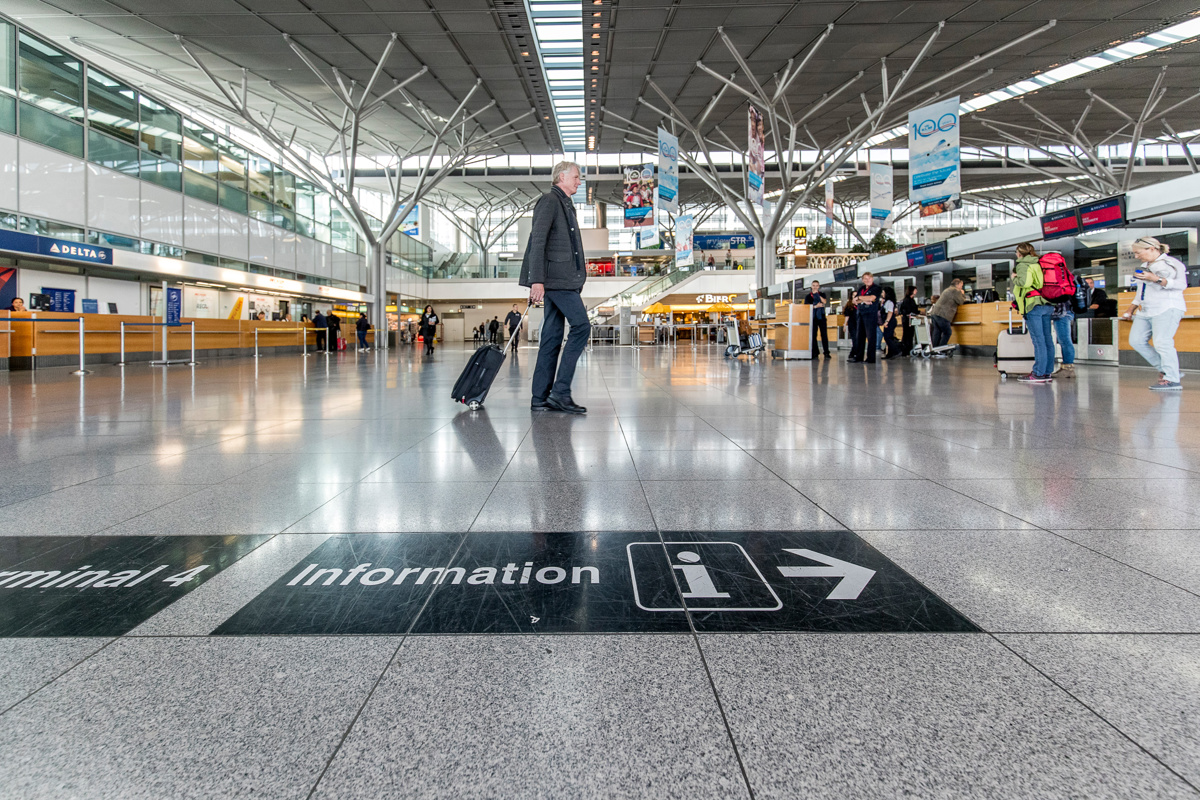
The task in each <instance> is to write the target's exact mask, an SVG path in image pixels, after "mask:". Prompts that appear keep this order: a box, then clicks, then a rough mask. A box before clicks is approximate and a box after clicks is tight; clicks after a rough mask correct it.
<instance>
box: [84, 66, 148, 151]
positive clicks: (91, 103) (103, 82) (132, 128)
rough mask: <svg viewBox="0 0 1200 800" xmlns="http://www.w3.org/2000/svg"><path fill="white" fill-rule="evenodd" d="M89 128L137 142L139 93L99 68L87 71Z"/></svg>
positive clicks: (120, 138)
mask: <svg viewBox="0 0 1200 800" xmlns="http://www.w3.org/2000/svg"><path fill="white" fill-rule="evenodd" d="M87 83H88V92H87V98H88V125H89V126H91V128H92V130H96V131H101V132H103V133H107V134H108V135H109V136H112V137H113V138H115V139H119V140H121V141H123V142H128V143H129V144H137V142H138V101H137V92H136V91H134V90H133V89H132V88H131V87H129V86H126V85H125V84H123V83H121V82H120V81H117V80H114V79H113V78H110V77H108V76H107V75H105V74H104V73H103V72H101V71H100V70H98V69H92V68H90V67H89V68H88V71H87Z"/></svg>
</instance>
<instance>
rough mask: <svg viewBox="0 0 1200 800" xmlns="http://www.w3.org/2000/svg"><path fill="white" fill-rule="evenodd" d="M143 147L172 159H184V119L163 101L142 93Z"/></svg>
mask: <svg viewBox="0 0 1200 800" xmlns="http://www.w3.org/2000/svg"><path fill="white" fill-rule="evenodd" d="M138 100H139V101H140V104H141V109H142V113H141V139H142V147H144V148H145V149H147V150H149V151H150V152H151V153H154V154H155V155H158V156H164V157H165V158H169V159H171V160H172V161H182V160H183V131H182V126H183V119H182V117H180V116H179V114H176V113H175V112H174V111H172V110H171V109H169V108H167V107H166V106H164V105H162V104H161V103H158V102H155V101H154V100H151V99H150V98H149V97H146V95H140V96H139V97H138Z"/></svg>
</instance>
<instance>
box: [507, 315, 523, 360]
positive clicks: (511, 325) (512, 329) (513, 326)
mask: <svg viewBox="0 0 1200 800" xmlns="http://www.w3.org/2000/svg"><path fill="white" fill-rule="evenodd" d="M504 327H505V328H507V329H508V338H509V339H511V338H513V334H514V333H516V332H517V328H519V327H521V312H520V311H519V310H518V306H517V304H516V303H513V307H512V311H510V312H508V316H506V317H505V318H504ZM516 352H517V351H516V346H515V345H514V346H513V355H516Z"/></svg>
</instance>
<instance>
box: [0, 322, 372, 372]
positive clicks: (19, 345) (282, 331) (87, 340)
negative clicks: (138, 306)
mask: <svg viewBox="0 0 1200 800" xmlns="http://www.w3.org/2000/svg"><path fill="white" fill-rule="evenodd" d="M5 317H7V318H11V320H12V321H11V322H6V321H3V320H0V327H8V328H11V331H12V332H11V333H9V334H6V335H5V334H0V339H5V340H9V341H5V342H0V348H5V349H6V350H7V356H6V357H7V358H8V366H9V368H10V369H35V368H37V367H38V366H42V367H54V366H66V365H69V364H78V361H79V319H80V317H82V318H83V326H84V355H85V358H86V359H87V361H88V362H89V363H117V362H118V361H120V359H121V327H122V326H121V323H122V322H124V323H125V360H126V361H150V360H153V359H157V358H159V357H160V356H161V354H162V344H163V341H162V337H163V335H164V331H165V335H166V336H167V349H168V354H169V357H170V358H171V359H185V358H186V357H187V356H188V355H189V354H190V352H191V347H192V341H191V338H192V326H191V323H192V322H195V324H196V327H195V333H196V344H195V346H196V356H197V358H202V357H207V358H218V357H224V356H246V355H251V354H253V353H254V347H255V331H258V336H257V339H258V349H259V352H267V353H283V352H296V353H299V352H301V350H302V348H304V347H307V349H309V350H311V349H313V348H314V347H315V345H316V333H315V331H316V329H315V328H314V327H313V326H312V324H311V323H299V322H271V321H265V320H264V321H258V320H226V319H192V318H187V317H185V318H183V319H182V320H181V324H180V325H178V326H171V327H164V326H163V325H161V324H160V323H161V319H159V318H156V317H149V316H137V315H131V314H70V313H65V312H54V311H37V312H25V313H16V312H11V313H10V312H5ZM342 336H343V337H344V338H345V339H346V341H347V347H354V346H356V345H355V340H356V337H355V332H354V325H353V321H350V322H349V323H346V322H343V323H342ZM305 339H307V344H305V341H304V340H305ZM367 341H368V342H369V343H371V344H373V343H374V331H372V332H371V333H368V334H367ZM0 352H3V351H0ZM0 363H2V362H0Z"/></svg>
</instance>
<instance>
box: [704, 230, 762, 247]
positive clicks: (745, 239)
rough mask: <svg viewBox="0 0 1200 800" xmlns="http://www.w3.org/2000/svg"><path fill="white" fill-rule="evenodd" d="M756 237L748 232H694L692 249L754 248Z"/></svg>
mask: <svg viewBox="0 0 1200 800" xmlns="http://www.w3.org/2000/svg"><path fill="white" fill-rule="evenodd" d="M753 249H754V237H753V236H751V235H750V234H748V233H715V234H714V233H704V234H696V233H693V234H692V250H753Z"/></svg>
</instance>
